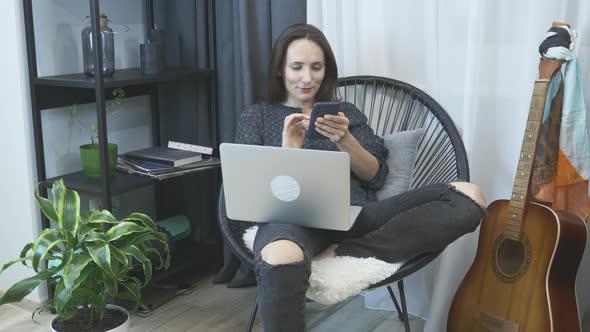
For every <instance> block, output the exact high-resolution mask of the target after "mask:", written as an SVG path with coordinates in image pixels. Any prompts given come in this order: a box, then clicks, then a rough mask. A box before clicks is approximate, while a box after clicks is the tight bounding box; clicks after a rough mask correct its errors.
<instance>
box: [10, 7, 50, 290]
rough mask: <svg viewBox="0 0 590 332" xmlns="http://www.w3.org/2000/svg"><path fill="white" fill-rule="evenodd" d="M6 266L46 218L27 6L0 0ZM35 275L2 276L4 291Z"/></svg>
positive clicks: (14, 271)
mask: <svg viewBox="0 0 590 332" xmlns="http://www.w3.org/2000/svg"><path fill="white" fill-rule="evenodd" d="M0 13H3V14H4V15H3V16H4V18H3V19H2V20H0V31H2V33H0V45H3V48H4V50H3V51H2V53H1V54H2V55H1V56H0V72H2V73H3V75H2V77H3V79H1V80H0V100H2V104H1V105H2V106H0V151H2V162H0V174H2V177H1V178H2V185H0V211H1V216H2V217H1V218H0V262H1V263H2V264H3V263H5V262H7V261H9V260H13V259H15V258H18V256H19V254H20V250H21V249H22V247H23V246H24V244H26V243H27V242H31V241H32V240H33V238H34V236H35V235H36V234H37V232H38V230H39V222H38V220H40V219H39V218H40V216H39V211H38V210H37V209H36V204H35V202H34V198H33V189H34V187H35V182H36V180H35V179H36V177H37V176H36V171H35V169H36V166H35V152H34V151H35V150H34V146H33V128H32V122H31V112H30V101H29V87H28V82H29V80H28V71H27V62H26V59H27V57H26V48H25V43H24V39H25V32H24V24H23V15H22V2H21V1H18V0H10V1H0ZM29 275H32V273H31V270H30V269H27V268H25V267H23V266H22V265H20V264H19V265H18V266H13V267H12V268H11V269H9V270H7V271H5V272H4V273H2V274H1V275H0V290H6V289H7V288H8V287H9V286H10V285H11V284H13V283H14V282H15V281H17V280H19V279H21V278H23V277H26V276H29ZM45 294H46V291H45V290H43V291H41V292H38V291H34V292H33V293H31V296H29V299H30V300H33V301H39V299H40V298H41V297H43V296H45Z"/></svg>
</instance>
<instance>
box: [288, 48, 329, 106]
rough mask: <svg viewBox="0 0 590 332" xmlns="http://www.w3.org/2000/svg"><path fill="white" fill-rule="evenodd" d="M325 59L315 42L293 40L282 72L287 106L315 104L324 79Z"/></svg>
mask: <svg viewBox="0 0 590 332" xmlns="http://www.w3.org/2000/svg"><path fill="white" fill-rule="evenodd" d="M324 61H325V60H324V52H323V51H322V49H321V47H320V46H319V45H318V44H316V43H315V42H313V41H311V40H308V39H297V40H295V41H293V42H291V44H290V45H289V47H288V48H287V52H286V54H285V65H284V67H283V71H282V73H281V74H282V77H283V83H284V84H285V89H286V90H287V100H286V101H285V104H286V105H287V106H292V107H302V108H303V107H305V106H308V107H310V106H311V105H312V104H313V102H314V99H315V95H316V94H317V92H318V90H319V89H320V86H321V85H322V81H323V79H324V74H325V71H326V66H325V63H324Z"/></svg>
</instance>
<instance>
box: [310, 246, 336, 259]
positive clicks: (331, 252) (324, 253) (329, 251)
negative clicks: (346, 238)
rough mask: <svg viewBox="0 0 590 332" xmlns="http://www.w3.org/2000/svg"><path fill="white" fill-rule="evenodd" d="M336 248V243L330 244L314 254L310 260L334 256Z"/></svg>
mask: <svg viewBox="0 0 590 332" xmlns="http://www.w3.org/2000/svg"><path fill="white" fill-rule="evenodd" d="M336 248H338V245H337V244H331V245H330V246H329V247H328V248H326V249H325V250H324V251H322V252H320V253H319V254H317V255H315V256H314V257H313V259H312V260H313V261H319V260H320V259H324V258H331V257H336Z"/></svg>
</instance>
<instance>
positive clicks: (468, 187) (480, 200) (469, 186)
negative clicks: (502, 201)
mask: <svg viewBox="0 0 590 332" xmlns="http://www.w3.org/2000/svg"><path fill="white" fill-rule="evenodd" d="M450 184H451V185H452V186H453V187H455V189H457V190H458V191H460V192H462V193H463V194H465V195H466V196H469V197H471V198H472V199H473V200H474V201H475V202H477V204H479V205H481V206H482V207H484V208H485V207H486V206H487V203H486V199H485V197H484V195H483V193H482V192H481V190H480V189H479V186H478V185H475V184H473V183H469V182H451V183H450Z"/></svg>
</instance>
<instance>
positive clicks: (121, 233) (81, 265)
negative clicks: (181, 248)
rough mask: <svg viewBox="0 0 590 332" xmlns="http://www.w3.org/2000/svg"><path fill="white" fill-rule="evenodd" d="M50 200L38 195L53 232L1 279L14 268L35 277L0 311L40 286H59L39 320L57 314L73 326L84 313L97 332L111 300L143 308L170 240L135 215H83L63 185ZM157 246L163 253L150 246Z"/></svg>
mask: <svg viewBox="0 0 590 332" xmlns="http://www.w3.org/2000/svg"><path fill="white" fill-rule="evenodd" d="M51 193H52V199H51V200H49V199H46V198H43V197H41V196H39V194H38V193H37V192H35V197H36V199H37V202H38V204H39V206H40V208H41V210H42V212H43V214H44V215H45V216H46V217H47V218H48V219H49V220H50V221H51V223H52V228H47V229H44V230H43V231H42V232H41V233H40V234H39V236H38V237H37V239H36V240H35V241H34V242H32V243H28V244H26V245H25V246H24V248H23V249H22V251H21V254H20V258H19V259H16V260H14V261H11V262H8V263H6V264H4V266H2V268H1V269H0V273H2V271H4V270H6V269H7V268H8V267H10V266H11V265H13V264H16V263H22V264H23V265H25V266H27V267H30V268H32V269H33V270H34V271H35V273H36V274H35V275H34V276H32V277H29V278H26V279H23V280H21V281H18V282H17V283H15V284H14V285H12V287H10V288H9V289H8V290H7V291H6V293H5V294H4V295H3V296H2V297H1V298H0V305H2V304H5V303H11V302H18V301H21V300H22V299H23V298H24V297H25V296H26V295H27V294H29V293H30V292H31V291H33V289H35V288H36V287H37V286H38V285H39V283H40V282H41V281H44V280H46V281H48V282H49V285H53V286H55V292H54V296H53V298H52V299H50V300H49V301H48V302H47V303H46V304H45V305H43V306H41V307H39V308H37V310H35V312H34V313H33V318H35V315H36V314H37V313H39V312H41V311H43V310H46V309H55V310H56V312H57V314H58V315H59V317H60V319H62V320H71V319H74V318H77V317H78V314H79V313H80V312H83V313H84V314H83V315H82V316H83V317H85V320H86V323H87V325H88V326H96V324H97V323H98V322H100V321H101V320H102V318H103V317H104V315H105V313H106V305H107V303H109V301H111V300H113V299H121V300H124V301H125V302H126V303H131V307H130V309H131V310H132V311H133V310H137V309H138V307H139V306H140V305H141V304H140V303H141V302H140V299H141V293H140V289H141V288H142V287H143V286H145V285H146V284H147V283H148V282H149V281H150V279H151V277H152V268H153V267H152V261H151V260H150V258H149V257H153V259H154V261H155V262H156V263H157V264H156V265H157V266H155V268H156V269H161V268H165V269H168V267H169V265H170V253H169V249H168V242H167V238H166V235H165V234H164V233H162V232H159V231H158V229H157V227H156V224H155V223H154V221H153V220H152V219H151V218H150V217H148V216H147V215H145V214H141V213H132V214H130V215H129V216H127V217H126V218H124V219H122V220H117V219H116V218H115V217H114V216H113V215H112V214H111V213H110V212H109V211H107V210H102V211H99V210H92V211H85V212H80V197H79V195H78V193H77V192H76V191H73V190H69V189H67V188H66V187H65V186H64V183H63V181H62V180H59V181H56V182H55V183H54V184H53V188H52V190H51ZM148 241H150V242H151V243H156V242H159V243H161V244H162V246H161V247H162V248H163V249H162V250H161V251H162V252H160V251H159V250H157V249H155V248H153V247H152V246H150V245H149V244H150V243H148Z"/></svg>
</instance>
